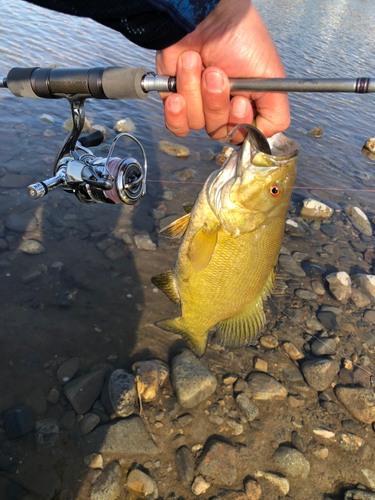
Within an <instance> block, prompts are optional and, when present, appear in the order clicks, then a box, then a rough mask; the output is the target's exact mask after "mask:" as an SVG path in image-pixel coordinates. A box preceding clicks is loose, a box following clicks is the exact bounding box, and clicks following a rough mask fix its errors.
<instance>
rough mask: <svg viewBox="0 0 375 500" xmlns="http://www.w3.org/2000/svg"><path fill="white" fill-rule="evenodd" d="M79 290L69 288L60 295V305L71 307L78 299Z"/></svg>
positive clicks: (66, 307)
mask: <svg viewBox="0 0 375 500" xmlns="http://www.w3.org/2000/svg"><path fill="white" fill-rule="evenodd" d="M77 294H78V290H67V291H66V292H64V293H62V294H61V295H60V297H59V306H61V307H64V308H65V309H69V307H71V306H72V305H73V304H74V303H75V301H76V300H77Z"/></svg>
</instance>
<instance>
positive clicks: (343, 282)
mask: <svg viewBox="0 0 375 500" xmlns="http://www.w3.org/2000/svg"><path fill="white" fill-rule="evenodd" d="M326 280H327V281H328V284H329V291H330V292H331V293H332V295H333V296H334V297H335V299H336V300H339V301H340V302H343V303H344V304H346V303H347V301H348V299H349V297H350V295H351V293H352V286H351V285H352V282H351V280H350V276H349V274H348V273H346V272H345V271H340V272H339V273H332V274H329V275H328V276H327V277H326Z"/></svg>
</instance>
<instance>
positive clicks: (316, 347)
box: [311, 337, 337, 356]
mask: <svg viewBox="0 0 375 500" xmlns="http://www.w3.org/2000/svg"><path fill="white" fill-rule="evenodd" d="M336 347H337V346H336V342H335V340H334V339H329V338H328V339H327V338H324V337H323V338H322V339H316V340H314V342H313V343H312V345H311V352H312V353H313V354H314V356H325V355H331V356H332V354H334V353H335V351H336Z"/></svg>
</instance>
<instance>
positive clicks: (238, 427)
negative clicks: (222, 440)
mask: <svg viewBox="0 0 375 500" xmlns="http://www.w3.org/2000/svg"><path fill="white" fill-rule="evenodd" d="M227 424H228V427H229V428H230V429H231V431H232V432H231V433H232V435H233V436H240V435H241V434H242V433H243V425H242V423H241V420H240V419H239V418H228V419H227Z"/></svg>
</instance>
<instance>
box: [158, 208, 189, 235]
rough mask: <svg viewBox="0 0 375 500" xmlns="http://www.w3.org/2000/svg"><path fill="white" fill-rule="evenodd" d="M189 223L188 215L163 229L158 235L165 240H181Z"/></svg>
mask: <svg viewBox="0 0 375 500" xmlns="http://www.w3.org/2000/svg"><path fill="white" fill-rule="evenodd" d="M189 221H190V213H188V214H186V215H184V216H183V217H180V218H179V219H177V220H175V221H174V222H172V223H171V224H169V225H168V226H166V227H164V228H163V229H162V230H161V231H160V234H161V235H162V236H165V237H166V238H181V237H182V236H183V235H184V234H185V231H186V228H187V226H188V224H189Z"/></svg>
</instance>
